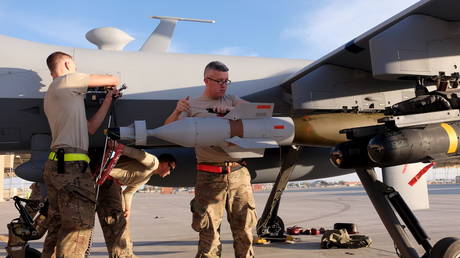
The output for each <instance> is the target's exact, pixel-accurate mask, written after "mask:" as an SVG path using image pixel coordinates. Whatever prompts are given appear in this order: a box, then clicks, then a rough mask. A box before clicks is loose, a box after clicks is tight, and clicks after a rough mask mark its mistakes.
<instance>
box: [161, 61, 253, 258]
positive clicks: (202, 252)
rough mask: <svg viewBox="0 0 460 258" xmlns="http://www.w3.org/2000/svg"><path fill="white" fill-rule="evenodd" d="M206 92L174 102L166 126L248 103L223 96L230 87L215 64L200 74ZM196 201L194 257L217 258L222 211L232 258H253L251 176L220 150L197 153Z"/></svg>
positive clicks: (222, 69)
mask: <svg viewBox="0 0 460 258" xmlns="http://www.w3.org/2000/svg"><path fill="white" fill-rule="evenodd" d="M204 83H205V88H204V91H203V94H202V95H201V96H200V97H197V98H193V99H190V98H189V97H187V98H184V99H181V100H179V101H178V102H177V105H176V108H175V110H174V111H173V113H172V114H171V115H170V116H169V117H168V118H167V119H166V121H165V124H169V123H172V122H174V121H177V120H179V119H183V118H185V117H215V116H223V115H225V113H227V112H228V111H230V110H232V109H233V108H234V107H235V106H238V105H239V104H241V103H244V102H246V101H244V100H242V99H240V98H239V97H237V96H235V95H227V94H226V91H227V88H228V85H229V84H230V83H231V81H230V80H229V79H228V68H227V66H226V65H225V64H223V63H221V62H218V61H214V62H211V63H209V64H208V65H207V66H206V67H205V69H204ZM195 153H196V158H197V162H198V164H197V177H196V185H195V198H194V199H193V200H192V202H191V203H190V205H191V209H192V212H193V220H192V228H193V229H194V230H195V231H197V232H199V236H200V241H199V243H198V253H197V255H196V257H220V256H221V253H222V244H221V242H220V225H221V222H222V217H223V215H224V210H226V211H227V218H228V221H229V223H230V228H231V230H232V234H233V239H234V241H233V247H234V251H235V257H253V256H254V251H253V249H252V238H253V237H252V228H253V227H255V225H256V223H257V217H256V212H255V202H254V197H253V193H252V187H251V176H250V175H249V172H248V170H247V168H246V167H245V166H244V164H243V162H242V161H241V160H240V159H235V158H232V157H230V156H229V155H228V154H227V153H226V152H225V151H224V150H222V148H220V147H215V146H213V147H196V148H195Z"/></svg>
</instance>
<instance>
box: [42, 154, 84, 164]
mask: <svg viewBox="0 0 460 258" xmlns="http://www.w3.org/2000/svg"><path fill="white" fill-rule="evenodd" d="M48 159H49V160H54V161H58V157H57V153H56V152H54V151H52V152H50V155H48ZM64 161H85V162H86V163H89V161H90V159H89V157H88V155H86V154H83V153H66V154H64Z"/></svg>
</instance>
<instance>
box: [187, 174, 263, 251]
mask: <svg viewBox="0 0 460 258" xmlns="http://www.w3.org/2000/svg"><path fill="white" fill-rule="evenodd" d="M250 181H251V177H250V175H249V172H248V170H247V169H246V168H245V167H243V168H241V169H239V170H236V171H234V172H231V173H229V174H215V173H208V172H202V171H198V172H197V180H196V185H195V198H194V199H193V200H192V202H191V204H190V205H191V209H192V212H193V221H192V228H193V229H194V230H195V231H197V232H199V235H200V240H199V243H198V253H197V255H196V257H220V256H221V253H222V244H221V242H220V225H221V222H222V217H223V215H224V209H225V210H226V211H227V219H228V222H229V223H230V228H231V230H232V234H233V248H234V251H235V257H238V258H241V257H253V256H254V251H253V249H252V239H253V236H252V228H253V227H255V225H256V223H257V216H256V211H255V202H254V197H253V194H252V187H251V182H250Z"/></svg>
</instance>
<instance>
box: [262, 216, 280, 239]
mask: <svg viewBox="0 0 460 258" xmlns="http://www.w3.org/2000/svg"><path fill="white" fill-rule="evenodd" d="M267 226H268V228H267V230H268V234H264V233H265V232H260V231H258V232H257V235H259V236H262V237H263V236H269V237H283V236H284V222H283V220H282V219H281V218H280V217H278V216H276V217H275V219H273V221H271V223H270V224H269V225H267Z"/></svg>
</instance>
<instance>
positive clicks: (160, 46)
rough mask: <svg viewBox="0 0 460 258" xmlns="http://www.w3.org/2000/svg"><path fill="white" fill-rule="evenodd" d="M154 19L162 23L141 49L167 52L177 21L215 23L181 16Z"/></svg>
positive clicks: (155, 17) (156, 17)
mask: <svg viewBox="0 0 460 258" xmlns="http://www.w3.org/2000/svg"><path fill="white" fill-rule="evenodd" d="M152 18H153V19H159V20H160V24H158V26H157V27H156V28H155V30H154V31H153V32H152V34H151V35H150V37H149V38H148V39H147V40H146V41H145V42H144V45H142V47H141V48H140V49H139V51H143V52H157V53H165V52H167V51H168V48H169V45H170V44H171V39H172V35H173V33H174V29H175V28H176V23H177V21H194V22H207V23H214V22H215V21H212V20H202V19H189V18H181V17H168V16H152Z"/></svg>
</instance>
